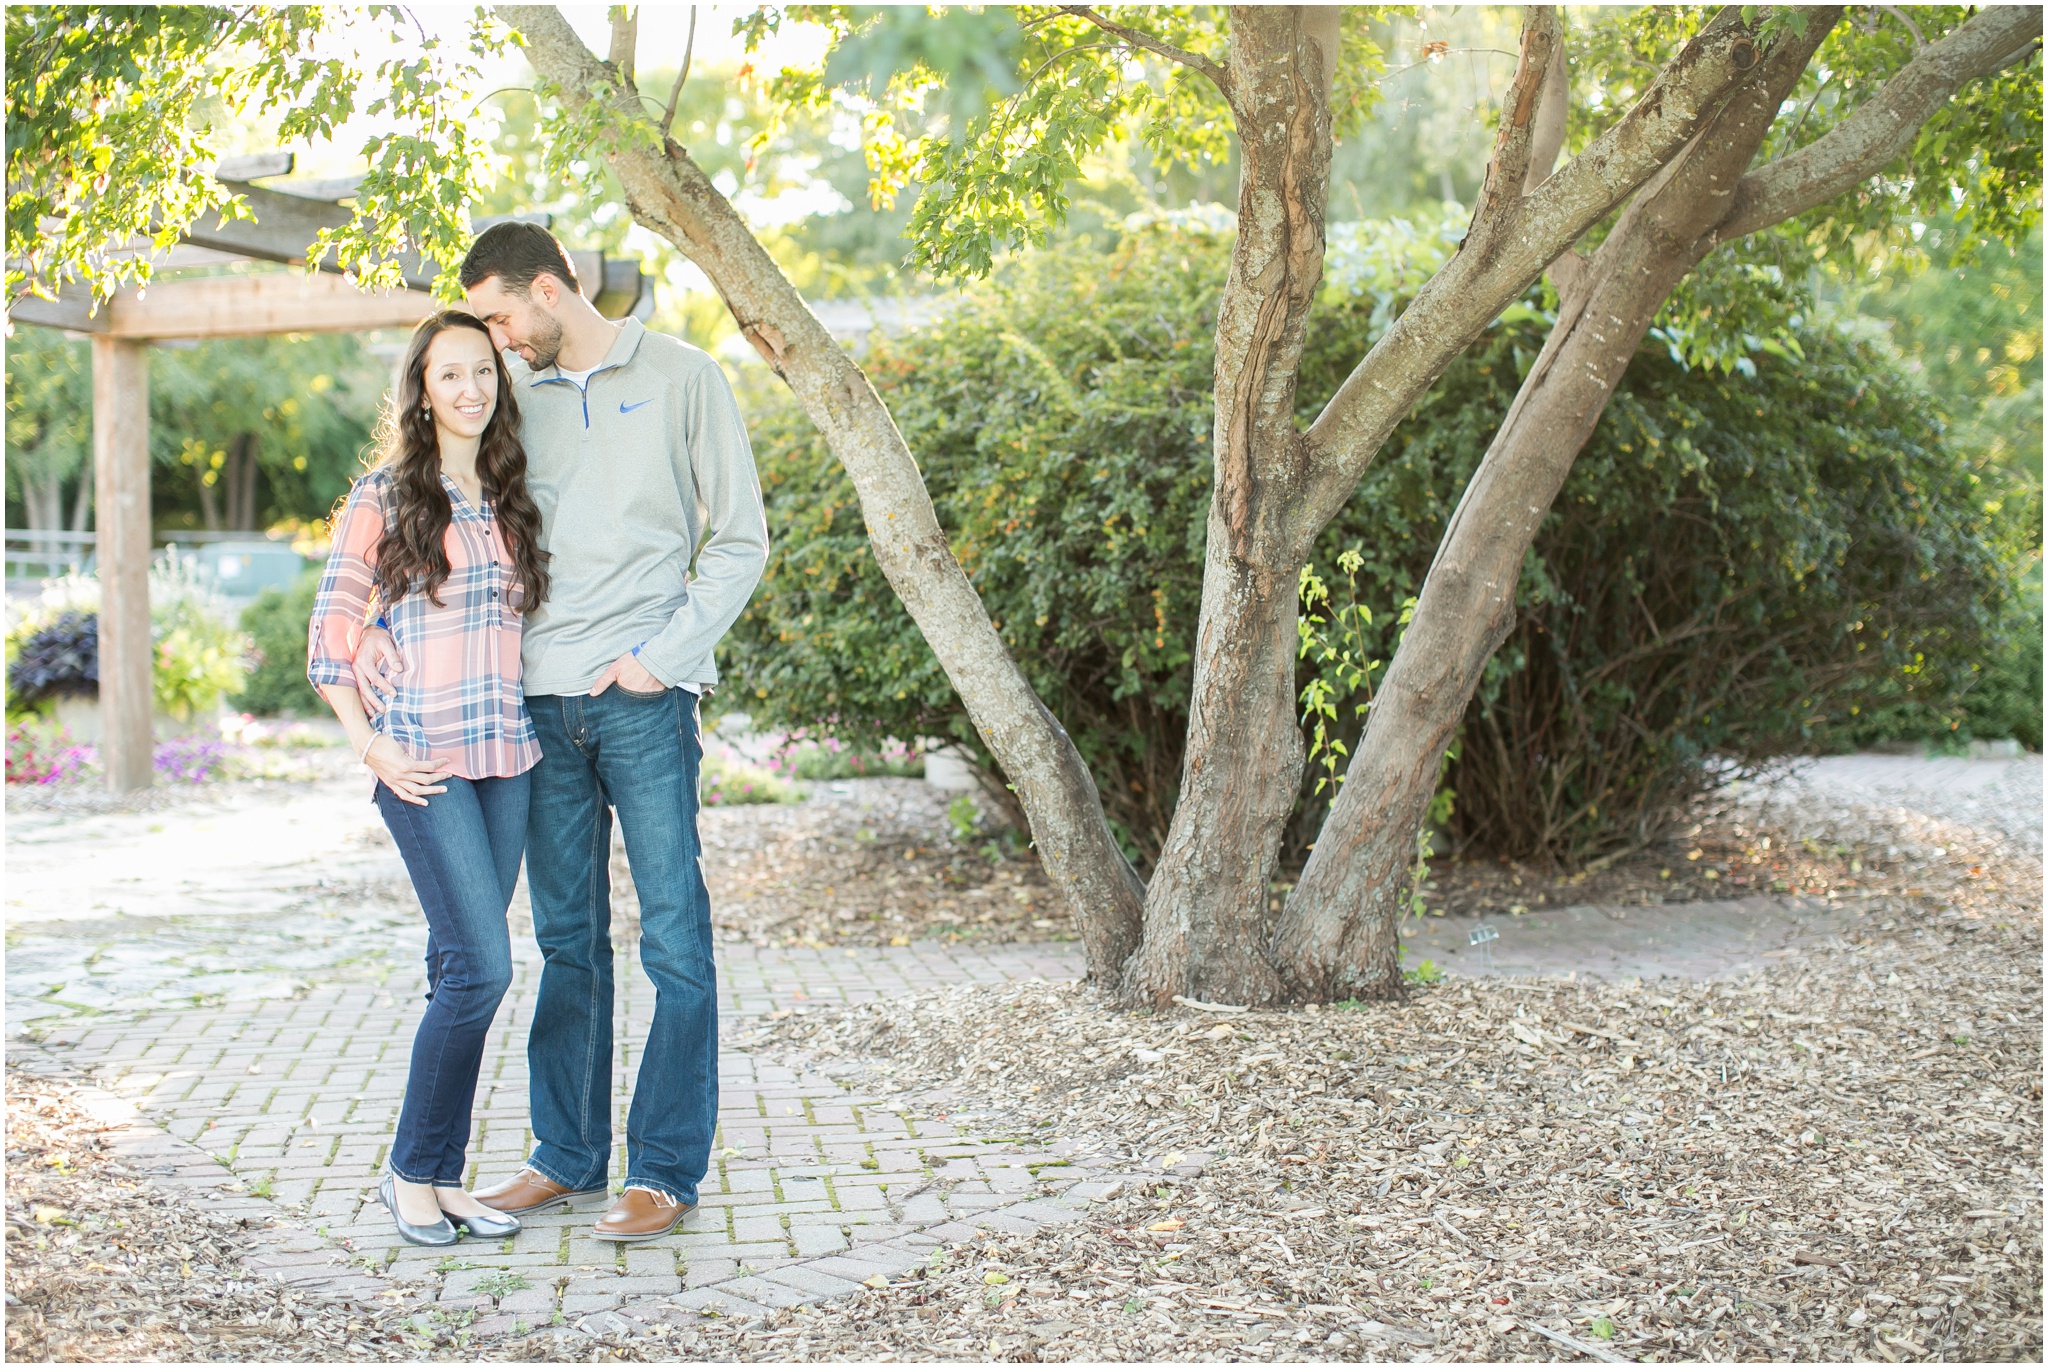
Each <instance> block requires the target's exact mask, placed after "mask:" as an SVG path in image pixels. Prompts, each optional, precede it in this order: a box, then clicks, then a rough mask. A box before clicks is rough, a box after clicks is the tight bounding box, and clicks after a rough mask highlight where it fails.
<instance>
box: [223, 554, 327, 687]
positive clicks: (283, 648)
mask: <svg viewBox="0 0 2048 1368" xmlns="http://www.w3.org/2000/svg"><path fill="white" fill-rule="evenodd" d="M319 588H320V571H319V570H318V569H311V570H308V571H306V573H304V574H303V575H301V576H299V578H298V579H297V580H296V581H295V582H294V583H293V584H292V587H291V588H289V589H265V590H264V591H263V592H262V593H260V594H258V595H257V596H256V601H255V602H254V603H251V604H250V605H249V606H248V607H246V608H244V609H243V610H242V630H243V631H244V632H247V633H248V634H249V640H250V641H252V642H253V643H255V648H254V651H253V653H252V654H253V655H254V657H255V665H254V667H253V668H252V669H251V670H250V671H249V682H248V683H247V684H245V685H243V686H242V692H241V693H240V694H238V695H236V696H235V697H234V698H233V699H231V700H230V701H231V702H232V703H233V704H234V706H235V707H237V708H240V709H241V710H242V711H243V712H248V713H254V714H256V716H258V717H275V716H277V715H278V714H280V713H291V714H293V715H295V716H298V717H315V716H320V715H323V714H325V713H326V712H327V700H326V699H324V698H322V697H321V696H320V695H319V694H318V693H317V692H315V690H314V688H313V686H312V685H311V684H309V683H307V682H306V630H307V626H308V624H310V623H311V622H312V620H313V598H314V596H315V594H316V593H317V592H318V590H319Z"/></svg>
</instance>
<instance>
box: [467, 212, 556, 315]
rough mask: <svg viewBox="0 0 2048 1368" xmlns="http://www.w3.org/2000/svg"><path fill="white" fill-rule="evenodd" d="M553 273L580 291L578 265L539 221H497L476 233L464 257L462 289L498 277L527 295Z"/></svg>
mask: <svg viewBox="0 0 2048 1368" xmlns="http://www.w3.org/2000/svg"><path fill="white" fill-rule="evenodd" d="M544 275H551V276H554V277H555V278H556V279H558V280H560V281H561V282H562V283H563V284H564V285H567V286H568V287H569V288H570V290H572V291H575V290H577V288H578V287H577V284H576V267H575V265H574V264H573V263H571V262H570V260H569V254H568V253H567V252H565V251H563V250H562V244H561V243H560V242H557V241H556V240H555V235H554V234H553V233H550V232H549V231H548V230H547V229H545V228H543V227H541V226H540V225H539V224H538V223H520V222H517V221H513V222H507V223H494V224H492V225H491V226H490V227H488V228H486V229H484V230H483V231H482V232H481V233H478V234H477V237H476V241H475V242H473V243H471V244H470V246H469V255H468V256H465V257H464V258H463V259H462V288H463V289H465V290H467V289H469V288H470V287H471V286H473V285H475V284H477V283H478V282H480V281H485V280H489V279H490V278H491V277H492V276H496V277H497V278H498V283H499V284H500V285H502V286H504V287H505V288H506V289H507V290H510V291H511V292H512V293H513V294H516V295H520V296H522V297H524V296H525V295H526V294H527V292H528V291H530V290H532V288H533V282H534V281H535V280H536V279H537V278H538V277H540V276H544Z"/></svg>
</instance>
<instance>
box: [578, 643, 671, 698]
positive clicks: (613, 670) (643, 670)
mask: <svg viewBox="0 0 2048 1368" xmlns="http://www.w3.org/2000/svg"><path fill="white" fill-rule="evenodd" d="M614 684H616V685H618V686H619V687H620V688H622V689H624V690H625V691H626V692H627V693H638V694H657V693H663V692H666V691H667V689H668V685H666V684H664V683H662V682H661V681H660V680H658V679H656V678H655V677H654V674H653V672H652V671H651V670H649V669H648V668H647V667H646V666H645V665H642V664H641V663H640V657H639V656H636V655H634V654H633V653H632V652H631V651H628V652H626V654H624V655H622V656H620V657H619V658H618V659H617V660H614V661H613V662H612V663H611V664H609V665H607V666H605V667H604V673H603V674H601V675H599V676H598V677H597V683H595V684H593V685H591V686H590V696H591V697H592V698H595V697H597V696H598V695H599V694H601V693H603V692H604V691H605V690H606V689H609V688H610V687H611V686H612V685H614Z"/></svg>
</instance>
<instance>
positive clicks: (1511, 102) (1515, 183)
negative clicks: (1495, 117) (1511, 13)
mask: <svg viewBox="0 0 2048 1368" xmlns="http://www.w3.org/2000/svg"><path fill="white" fill-rule="evenodd" d="M1523 13H1524V18H1523V20H1522V56H1521V60H1520V61H1518V62H1516V63H1515V76H1514V80H1513V81H1511V82H1510V83H1509V85H1508V93H1507V96H1506V98H1504V99H1503V100H1502V101H1501V106H1500V132H1499V133H1497V134H1495V135H1494V140H1493V160H1492V161H1491V162H1490V163H1489V164H1488V165H1487V168H1486V180H1485V182H1484V183H1483V184H1482V185H1481V186H1480V188H1479V205H1478V207H1477V208H1476V209H1474V210H1473V211H1472V231H1473V232H1474V233H1479V232H1483V231H1485V230H1486V229H1488V228H1490V227H1504V226H1505V225H1506V223H1507V221H1508V220H1509V219H1511V218H1513V217H1514V215H1515V211H1516V209H1517V208H1518V207H1519V206H1520V205H1521V202H1522V191H1523V187H1524V182H1525V181H1526V180H1527V179H1528V175H1529V167H1530V154H1531V153H1532V152H1533V151H1534V150H1535V134H1536V110H1537V106H1538V105H1539V104H1540V103H1541V101H1542V98H1543V88H1544V87H1545V86H1546V85H1548V84H1549V82H1550V68H1551V65H1552V60H1551V59H1552V54H1553V53H1554V52H1555V51H1556V50H1557V49H1558V48H1560V47H1561V46H1562V45H1563V42H1564V33H1563V31H1562V29H1561V28H1560V27H1559V23H1558V17H1557V7H1556V6H1555V5H1530V6H1528V7H1527V8H1526V9H1525V10H1524V12H1523ZM1552 155H1553V156H1555V155H1556V154H1555V153H1554V152H1553V153H1552Z"/></svg>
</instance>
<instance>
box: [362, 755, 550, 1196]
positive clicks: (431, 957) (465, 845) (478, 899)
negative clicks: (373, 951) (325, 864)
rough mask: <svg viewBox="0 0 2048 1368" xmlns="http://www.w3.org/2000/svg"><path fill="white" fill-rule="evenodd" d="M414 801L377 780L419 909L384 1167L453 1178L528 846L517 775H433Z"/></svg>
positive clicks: (507, 978)
mask: <svg viewBox="0 0 2048 1368" xmlns="http://www.w3.org/2000/svg"><path fill="white" fill-rule="evenodd" d="M440 782H441V783H443V784H445V785H447V788H448V791H447V792H446V793H436V794H431V795H429V796H428V798H427V805H426V806H425V807H417V806H415V805H413V804H411V803H408V802H406V801H405V800H404V799H402V798H399V797H397V796H396V795H394V794H393V793H392V792H391V790H390V789H388V788H386V787H385V786H384V785H383V784H382V783H381V782H380V783H379V784H378V785H377V794H376V803H377V810H378V811H379V812H381V813H382V814H383V816H384V824H385V825H386V826H387V827H389V828H390V829H391V838H392V840H394V841H396V842H397V843H398V853H399V854H400V855H401V856H403V857H404V859H405V867H406V870H407V872H409V873H410V874H411V875H412V886H413V889H414V891H415V892H417V893H418V894H419V899H420V907H421V909H422V910H424V911H425V912H426V914H427V1011H426V1015H425V1016H423V1017H421V1018H420V1028H419V1032H418V1034H416V1035H415V1036H414V1037H413V1042H412V1072H411V1073H410V1074H408V1075H407V1077H406V1080H405V1106H404V1109H403V1110H401V1111H400V1112H399V1115H398V1134H397V1136H396V1138H394V1139H393V1141H392V1143H391V1171H392V1172H393V1173H395V1174H397V1175H398V1176H399V1177H400V1178H403V1179H405V1180H406V1181H407V1182H409V1183H431V1184H432V1185H434V1186H435V1187H461V1186H462V1175H463V1164H464V1155H465V1153H466V1152H467V1150H468V1148H469V1117H470V1112H471V1110H472V1109H473V1108H474V1107H475V1105H476V1079H477V1071H478V1069H479V1068H480V1067H481V1066H482V1064H483V1054H484V1040H485V1038H486V1037H487V1036H488V1035H489V1034H490V1030H491V1019H492V1018H493V1017H494V1016H496V1015H497V1012H498V1002H499V1000H500V999H502V998H503V997H504V996H505V990H506V989H507V988H509V987H510V986H511V984H512V944H511V937H510V936H509V935H508V933H507V932H506V930H505V909H506V908H507V907H508V906H510V905H511V902H512V888H513V885H514V884H515V883H516V882H517V881H518V878H519V859H520V856H521V854H523V853H524V851H525V848H526V801H527V790H528V787H529V785H528V782H527V777H526V776H525V775H524V774H520V775H514V776H513V777H511V778H508V779H459V778H456V777H454V776H452V775H451V776H448V777H447V778H444V779H442V780H441V781H440Z"/></svg>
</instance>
